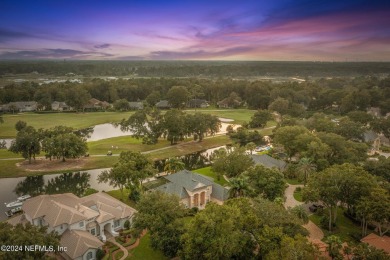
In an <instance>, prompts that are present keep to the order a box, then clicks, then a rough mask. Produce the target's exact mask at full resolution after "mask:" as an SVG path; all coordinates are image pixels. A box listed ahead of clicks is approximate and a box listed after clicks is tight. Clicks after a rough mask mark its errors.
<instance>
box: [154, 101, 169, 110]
mask: <svg viewBox="0 0 390 260" xmlns="http://www.w3.org/2000/svg"><path fill="white" fill-rule="evenodd" d="M156 107H157V108H159V109H168V108H171V104H169V102H168V100H160V101H159V102H157V103H156Z"/></svg>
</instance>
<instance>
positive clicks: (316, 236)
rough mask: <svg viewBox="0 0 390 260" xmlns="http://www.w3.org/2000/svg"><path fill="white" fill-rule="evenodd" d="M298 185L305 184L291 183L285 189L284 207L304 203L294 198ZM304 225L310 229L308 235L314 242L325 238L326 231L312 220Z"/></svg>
mask: <svg viewBox="0 0 390 260" xmlns="http://www.w3.org/2000/svg"><path fill="white" fill-rule="evenodd" d="M297 187H303V185H292V184H289V185H288V187H287V189H286V190H285V191H284V196H285V197H286V201H285V202H284V207H285V208H286V209H287V208H293V207H295V206H299V205H302V204H304V203H303V202H299V201H297V200H296V199H294V191H295V189H296V188H297ZM302 226H303V227H304V228H306V229H307V230H308V231H309V236H308V239H309V241H311V242H313V241H318V240H322V239H323V238H324V232H322V230H321V229H320V228H319V227H318V226H317V225H316V224H314V223H313V222H311V221H310V220H309V222H308V223H307V224H305V225H302Z"/></svg>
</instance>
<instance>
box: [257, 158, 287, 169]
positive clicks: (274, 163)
mask: <svg viewBox="0 0 390 260" xmlns="http://www.w3.org/2000/svg"><path fill="white" fill-rule="evenodd" d="M250 156H251V157H252V160H253V161H254V162H255V164H256V165H257V164H260V165H263V166H264V167H267V168H277V169H278V170H280V171H284V169H286V167H287V163H286V162H284V161H282V160H278V159H275V158H272V157H271V156H269V155H267V154H251V155H250Z"/></svg>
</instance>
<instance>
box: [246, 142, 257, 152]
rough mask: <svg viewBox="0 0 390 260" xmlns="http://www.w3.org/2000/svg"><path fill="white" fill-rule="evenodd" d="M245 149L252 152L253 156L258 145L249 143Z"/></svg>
mask: <svg viewBox="0 0 390 260" xmlns="http://www.w3.org/2000/svg"><path fill="white" fill-rule="evenodd" d="M245 148H246V149H247V150H249V151H250V152H251V154H252V153H253V150H255V149H256V144H255V143H254V142H250V143H247V144H246V145H245Z"/></svg>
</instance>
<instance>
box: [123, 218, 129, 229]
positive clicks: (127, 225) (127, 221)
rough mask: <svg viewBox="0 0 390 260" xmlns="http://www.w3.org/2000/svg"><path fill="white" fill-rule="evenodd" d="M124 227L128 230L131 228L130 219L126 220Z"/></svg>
mask: <svg viewBox="0 0 390 260" xmlns="http://www.w3.org/2000/svg"><path fill="white" fill-rule="evenodd" d="M123 227H124V228H125V229H126V230H129V229H130V221H129V220H126V221H125V223H124V224H123Z"/></svg>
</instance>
